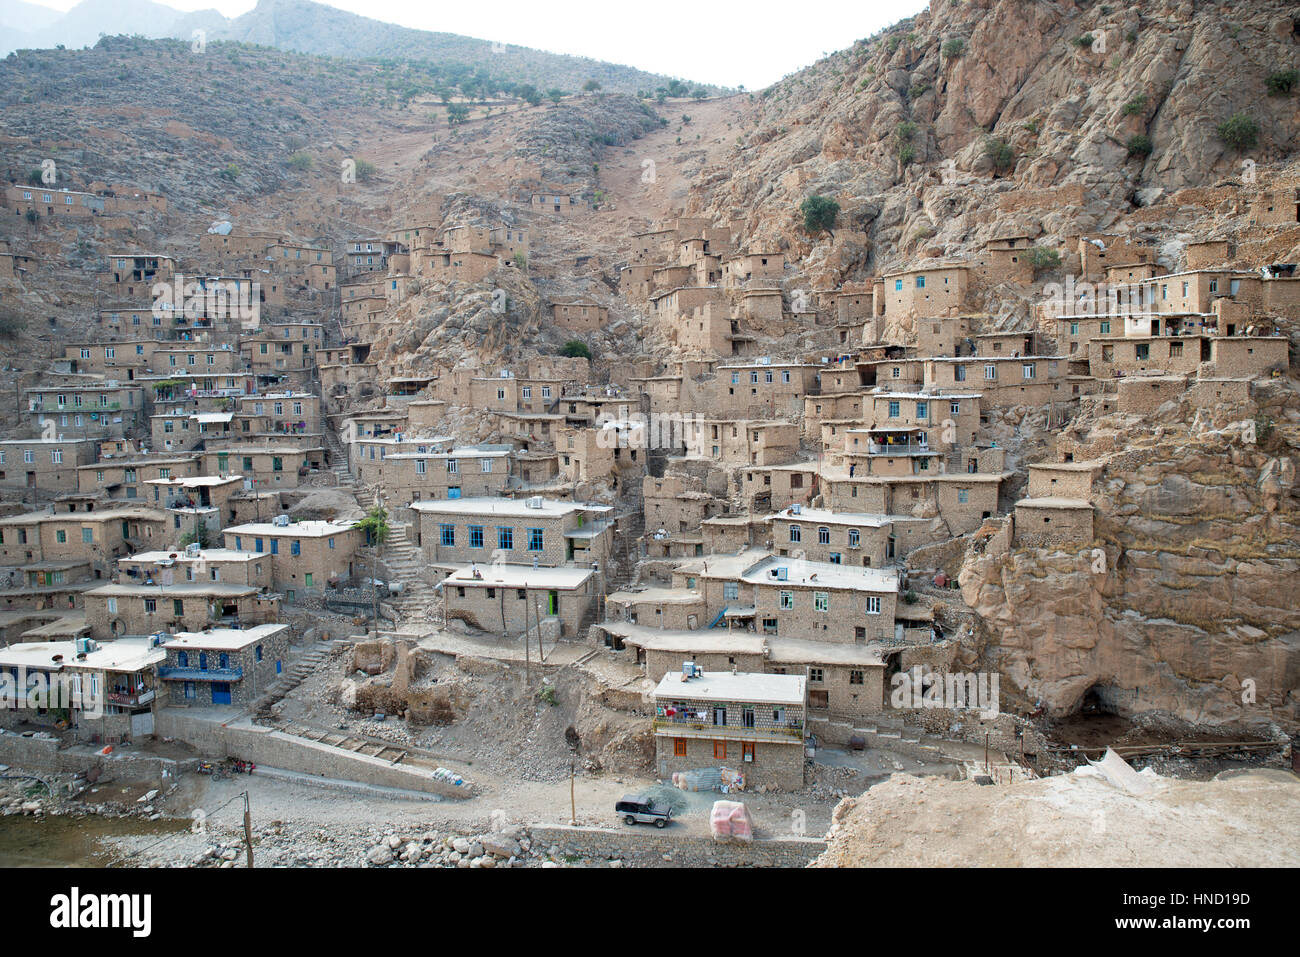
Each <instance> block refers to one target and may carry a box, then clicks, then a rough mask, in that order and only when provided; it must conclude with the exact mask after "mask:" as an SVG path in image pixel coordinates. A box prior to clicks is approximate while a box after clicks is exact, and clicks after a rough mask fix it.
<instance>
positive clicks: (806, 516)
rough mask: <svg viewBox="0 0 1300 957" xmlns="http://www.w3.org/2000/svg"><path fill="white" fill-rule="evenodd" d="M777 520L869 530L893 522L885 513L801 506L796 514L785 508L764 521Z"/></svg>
mask: <svg viewBox="0 0 1300 957" xmlns="http://www.w3.org/2000/svg"><path fill="white" fill-rule="evenodd" d="M776 518H786V519H790V520H791V521H796V522H805V521H806V522H812V523H814V524H816V523H819V522H820V523H822V524H825V525H862V526H865V527H867V528H883V527H884V526H886V525H889V524H891V523H892V522H893V519H892V518H891V517H890V516H889V515H885V514H884V513H879V514H877V513H871V512H832V511H830V510H829V509H825V508H805V507H802V506H800V508H799V511H798V512H795V511H793V510H792V509H791V508H783V509H781V510H780V511H779V512H775V513H774V514H772V515H769V516H767V517H766V518H765V519H764V521H768V522H770V521H772V520H773V519H776Z"/></svg>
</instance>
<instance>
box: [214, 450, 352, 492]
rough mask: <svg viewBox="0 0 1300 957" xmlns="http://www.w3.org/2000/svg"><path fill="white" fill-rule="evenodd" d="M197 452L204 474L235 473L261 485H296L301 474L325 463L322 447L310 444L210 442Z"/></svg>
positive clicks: (307, 472)
mask: <svg viewBox="0 0 1300 957" xmlns="http://www.w3.org/2000/svg"><path fill="white" fill-rule="evenodd" d="M200 456H201V457H200V461H201V462H202V468H203V471H204V473H205V474H208V475H222V474H225V475H230V474H238V475H241V476H243V477H244V479H245V480H249V479H251V480H252V482H253V483H254V485H253V487H256V488H260V489H286V488H297V487H298V486H299V484H300V479H301V478H302V477H305V476H306V475H308V474H310V473H311V472H312V471H321V470H322V469H324V468H325V467H326V466H325V449H324V447H322V446H312V445H310V444H309V445H308V446H307V447H305V448H304V447H299V446H295V445H289V444H274V445H272V444H267V445H252V444H248V445H241V444H233V445H229V446H227V447H225V448H212V447H211V446H210V445H209V447H208V448H207V449H205V450H204V451H203V452H202V453H200Z"/></svg>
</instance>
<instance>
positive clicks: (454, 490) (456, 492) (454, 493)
mask: <svg viewBox="0 0 1300 957" xmlns="http://www.w3.org/2000/svg"><path fill="white" fill-rule="evenodd" d="M447 498H460V486H459V485H453V486H451V487H450V488H448V489H447Z"/></svg>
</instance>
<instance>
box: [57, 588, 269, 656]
mask: <svg viewBox="0 0 1300 957" xmlns="http://www.w3.org/2000/svg"><path fill="white" fill-rule="evenodd" d="M82 600H83V601H84V602H85V611H86V624H87V625H89V626H90V634H91V636H92V637H94V638H96V639H99V640H104V641H107V640H109V639H111V638H118V637H121V636H122V635H152V634H154V633H155V632H159V631H169V632H174V631H179V630H188V631H200V630H202V629H204V628H208V627H211V626H213V625H217V624H227V623H236V624H241V625H251V624H261V623H263V622H268V621H275V620H277V619H278V618H279V615H280V597H279V596H278V595H269V594H265V593H263V592H261V591H260V590H259V589H257V588H255V587H253V586H251V585H236V584H233V583H228V582H212V581H205V582H177V583H175V584H171V585H134V584H132V585H101V586H99V587H98V588H92V589H90V590H89V591H87V592H85V593H84V594H83V595H82Z"/></svg>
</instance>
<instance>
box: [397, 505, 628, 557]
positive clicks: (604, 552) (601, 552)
mask: <svg viewBox="0 0 1300 957" xmlns="http://www.w3.org/2000/svg"><path fill="white" fill-rule="evenodd" d="M411 508H412V509H413V510H414V511H415V512H416V513H417V514H418V518H419V521H418V532H417V539H416V544H417V545H418V546H419V547H420V548H421V549H422V550H423V552H424V554H425V556H426V557H427V558H428V559H429V561H431V562H436V563H438V564H442V565H446V564H465V563H469V562H478V563H482V564H484V565H486V564H488V563H493V562H496V563H500V562H507V563H509V562H517V563H520V564H522V565H526V566H532V565H538V566H542V567H552V568H553V567H557V566H560V565H565V564H568V563H577V564H579V565H590V564H591V563H592V562H602V563H603V562H604V561H605V560H607V558H608V557H609V554H610V552H611V549H612V547H613V539H614V521H613V508H612V507H611V506H608V505H587V504H583V503H578V502H558V501H553V500H548V499H544V498H542V497H541V496H534V497H532V498H528V499H524V500H518V499H491V498H459V499H448V500H442V501H432V500H422V501H419V502H414V503H412V505H411Z"/></svg>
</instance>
